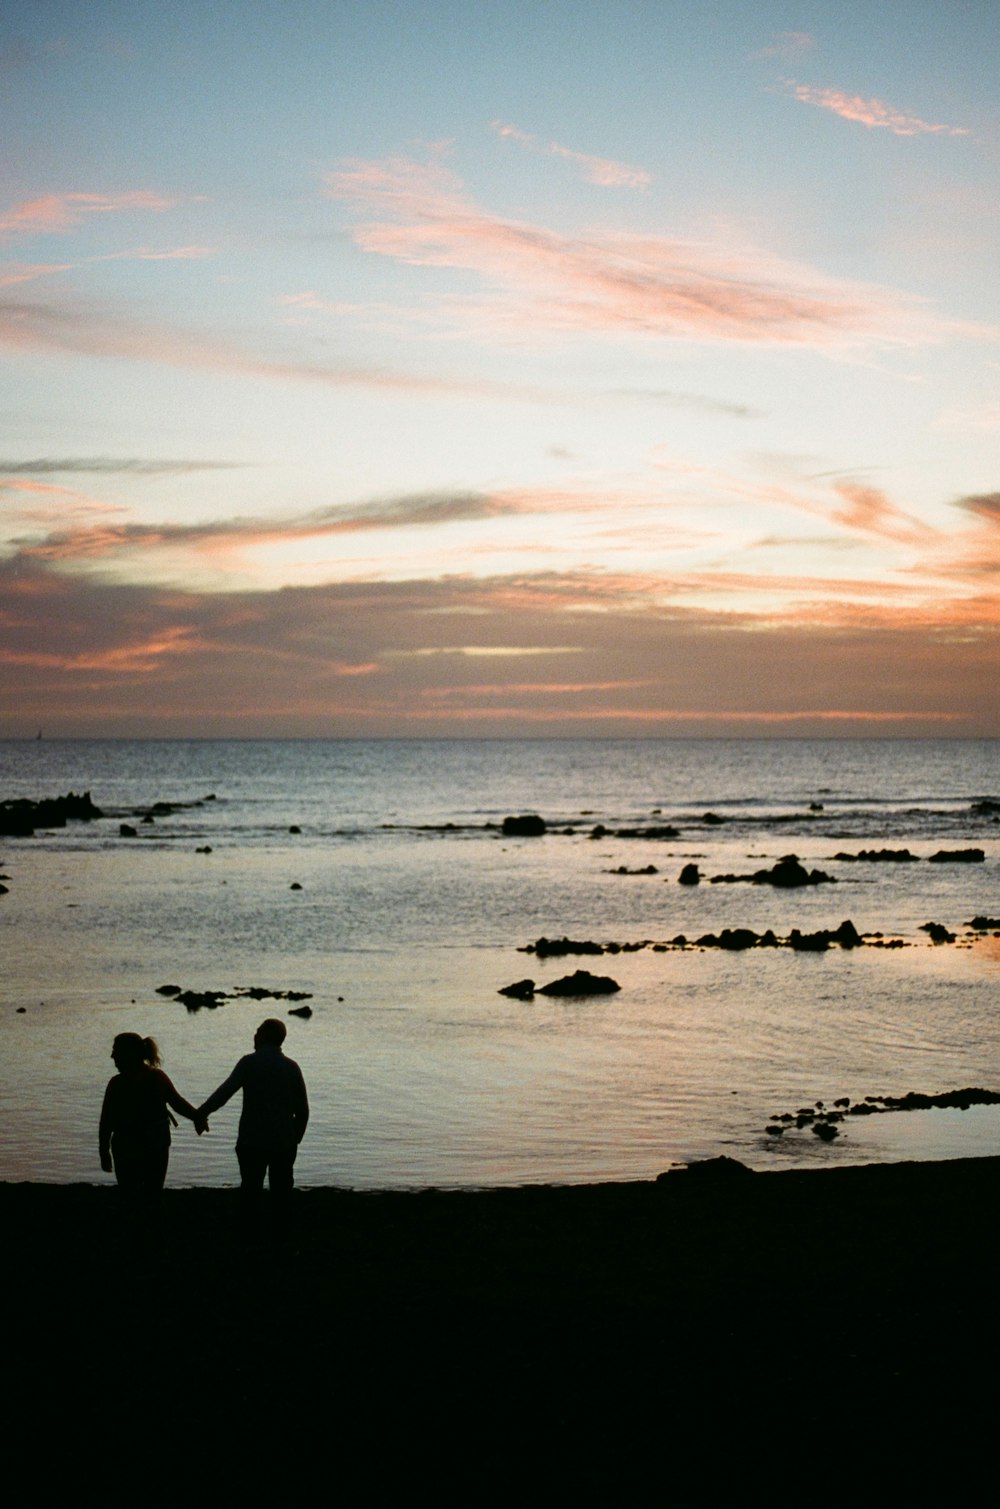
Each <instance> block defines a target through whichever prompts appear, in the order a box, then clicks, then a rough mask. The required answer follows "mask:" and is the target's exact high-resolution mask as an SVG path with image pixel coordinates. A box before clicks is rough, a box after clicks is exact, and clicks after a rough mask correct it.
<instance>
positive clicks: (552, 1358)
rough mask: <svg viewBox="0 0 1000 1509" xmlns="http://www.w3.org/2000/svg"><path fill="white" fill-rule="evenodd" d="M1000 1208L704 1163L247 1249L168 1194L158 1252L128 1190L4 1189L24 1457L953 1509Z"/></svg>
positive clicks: (445, 1203)
mask: <svg viewBox="0 0 1000 1509" xmlns="http://www.w3.org/2000/svg"><path fill="white" fill-rule="evenodd" d="M998 1197H1000V1159H976V1160H967V1161H962V1162H955V1163H944V1164H903V1165H897V1166H895V1167H868V1168H853V1169H838V1170H830V1171H824V1172H809V1173H798V1172H784V1173H777V1174H749V1173H747V1172H745V1171H740V1170H739V1169H736V1170H733V1169H732V1168H730V1169H724V1168H718V1167H714V1166H712V1165H700V1166H696V1167H695V1168H693V1169H691V1170H688V1171H686V1172H678V1173H674V1174H670V1175H669V1176H667V1177H666V1178H665V1179H662V1180H661V1181H660V1182H659V1183H657V1184H613V1185H602V1186H595V1187H586V1188H563V1189H553V1188H526V1189H515V1190H497V1191H489V1192H479V1193H461V1194H439V1193H434V1192H426V1193H421V1194H352V1193H345V1192H339V1191H335V1190H310V1191H301V1192H297V1193H296V1195H295V1197H294V1200H293V1205H292V1209H291V1213H290V1217H289V1221H288V1224H287V1226H286V1227H284V1228H283V1229H278V1230H274V1229H272V1227H271V1225H270V1223H268V1222H266V1221H265V1222H263V1223H262V1224H261V1225H259V1226H257V1227H255V1228H251V1229H249V1230H248V1229H247V1228H246V1226H245V1224H244V1222H243V1221H242V1220H241V1218H240V1211H239V1207H238V1197H237V1196H236V1194H235V1193H233V1192H227V1191H203V1190H180V1191H170V1190H168V1191H167V1193H166V1195H165V1197H164V1200H163V1206H162V1211H161V1215H160V1220H159V1225H158V1230H157V1231H156V1232H155V1233H153V1234H152V1235H151V1236H150V1237H149V1238H148V1239H147V1240H142V1239H140V1238H139V1237H137V1236H136V1234H135V1232H134V1231H133V1230H132V1229H131V1228H130V1227H129V1226H128V1225H127V1224H124V1223H123V1222H122V1220H121V1213H120V1211H119V1209H118V1199H117V1191H115V1190H113V1189H108V1188H92V1187H89V1186H72V1187H66V1188H58V1187H50V1186H39V1185H0V1212H2V1215H3V1224H4V1231H5V1233H6V1236H5V1239H4V1256H5V1282H4V1295H5V1300H6V1308H7V1316H8V1320H7V1324H6V1326H5V1340H6V1343H7V1358H6V1361H7V1367H6V1372H7V1376H8V1379H9V1381H10V1382H11V1384H12V1386H13V1400H12V1402H11V1403H10V1404H9V1405H8V1407H7V1411H6V1426H7V1440H8V1442H9V1444H10V1449H12V1450H13V1451H14V1452H15V1454H16V1453H18V1452H22V1451H23V1452H24V1453H25V1455H26V1461H27V1463H28V1465H29V1467H30V1469H31V1471H32V1473H33V1476H34V1478H35V1481H36V1482H37V1483H38V1484H39V1485H40V1484H41V1482H42V1481H48V1482H50V1483H53V1484H54V1483H55V1482H56V1481H60V1480H62V1479H63V1478H64V1477H65V1478H66V1479H67V1480H68V1481H69V1482H70V1483H71V1484H75V1485H76V1486H78V1487H80V1488H81V1489H84V1488H93V1487H95V1486H96V1487H99V1488H100V1489H101V1491H106V1490H110V1489H111V1488H112V1487H113V1486H114V1485H115V1484H118V1485H119V1486H121V1484H122V1479H123V1477H124V1476H125V1475H129V1476H130V1478H131V1480H132V1483H133V1489H134V1492H132V1493H130V1496H133V1497H134V1496H138V1497H156V1498H159V1497H163V1498H171V1499H180V1500H182V1501H183V1499H184V1497H185V1496H186V1495H187V1494H188V1493H189V1492H192V1491H197V1492H198V1494H199V1496H200V1495H201V1494H202V1493H208V1492H215V1491H217V1490H219V1489H225V1491H226V1494H227V1496H229V1495H231V1494H232V1493H236V1492H240V1493H245V1492H249V1493H251V1494H253V1495H254V1496H268V1495H269V1494H270V1492H271V1491H275V1492H280V1494H281V1497H282V1498H287V1497H289V1496H293V1497H297V1496H298V1495H299V1493H301V1492H306V1491H309V1492H310V1493H311V1492H312V1491H313V1489H315V1490H316V1491H322V1492H323V1493H324V1495H325V1496H330V1495H334V1494H335V1495H338V1496H344V1495H347V1496H349V1497H350V1498H351V1499H352V1500H356V1499H359V1498H360V1499H364V1500H367V1499H369V1498H371V1499H376V1500H379V1499H383V1498H384V1497H386V1496H388V1495H390V1494H391V1495H392V1496H394V1497H395V1496H396V1494H398V1493H402V1492H405V1493H406V1494H407V1496H410V1495H411V1494H434V1495H435V1496H438V1497H442V1496H443V1497H447V1498H448V1499H449V1500H451V1499H455V1498H461V1499H463V1500H465V1499H468V1500H476V1501H478V1500H480V1499H483V1498H485V1499H492V1498H495V1497H497V1496H498V1495H499V1494H500V1493H501V1488H502V1491H503V1496H504V1497H507V1496H509V1494H510V1493H511V1492H516V1493H517V1495H518V1497H526V1498H529V1499H536V1498H541V1497H548V1496H550V1495H558V1496H559V1497H560V1498H561V1497H563V1496H567V1495H569V1494H570V1493H573V1494H574V1495H576V1494H578V1493H582V1494H584V1495H585V1496H587V1497H593V1496H598V1495H599V1496H601V1497H603V1496H605V1495H606V1494H608V1495H613V1496H615V1497H617V1498H619V1499H622V1498H624V1499H625V1500H627V1501H630V1502H631V1501H633V1500H634V1499H636V1498H637V1497H639V1496H642V1497H653V1498H655V1499H656V1500H657V1501H659V1502H660V1503H668V1504H669V1503H678V1504H683V1503H715V1502H738V1501H740V1500H741V1499H742V1498H744V1497H746V1496H756V1495H757V1494H758V1493H759V1492H761V1491H764V1492H767V1493H768V1494H769V1496H771V1497H774V1498H775V1499H781V1500H783V1501H784V1500H790V1499H792V1498H794V1499H795V1500H796V1501H797V1502H803V1501H808V1500H813V1499H815V1498H817V1497H820V1496H822V1497H824V1498H825V1497H827V1496H828V1495H830V1494H832V1493H837V1494H838V1496H839V1495H842V1494H847V1495H849V1496H850V1497H851V1498H852V1499H853V1498H855V1497H856V1496H857V1497H860V1498H866V1497H867V1496H868V1494H870V1493H872V1494H876V1495H878V1496H881V1494H882V1493H884V1492H886V1491H888V1492H890V1493H892V1494H895V1493H897V1492H899V1493H905V1494H906V1495H907V1496H909V1497H910V1498H912V1499H913V1500H914V1501H916V1502H930V1501H931V1500H932V1499H934V1500H936V1499H937V1498H938V1497H939V1496H941V1495H944V1497H945V1498H946V1499H947V1500H949V1501H953V1500H954V1498H955V1496H956V1495H957V1494H959V1493H961V1494H962V1495H963V1496H964V1495H965V1493H966V1491H970V1490H972V1489H973V1488H974V1487H975V1486H978V1485H980V1484H985V1483H986V1482H988V1481H990V1480H992V1478H993V1476H994V1468H995V1464H996V1458H997V1454H996V1451H995V1449H994V1445H993V1441H994V1418H995V1412H996V1400H995V1388H996V1379H995V1369H996V1360H997V1348H998V1341H1000V1336H998V1330H1000V1327H998V1312H1000V1306H998V1295H997V1286H996V1279H997V1271H996V1270H997V1233H998V1220H997V1211H998ZM39 1473H41V1474H43V1477H42V1478H38V1476H37V1474H39ZM136 1473H138V1474H139V1476H138V1479H136V1477H135V1474H136Z"/></svg>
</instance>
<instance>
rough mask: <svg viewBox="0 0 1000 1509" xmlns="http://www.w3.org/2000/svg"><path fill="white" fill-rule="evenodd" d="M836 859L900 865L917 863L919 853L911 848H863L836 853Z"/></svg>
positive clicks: (861, 862) (850, 861) (860, 862)
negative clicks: (856, 851)
mask: <svg viewBox="0 0 1000 1509" xmlns="http://www.w3.org/2000/svg"><path fill="white" fill-rule="evenodd" d="M833 857H834V859H839V860H842V861H844V863H846V864H856V863H859V864H870V865H899V864H910V863H915V862H916V861H917V860H918V859H919V855H917V854H911V853H910V851H909V849H861V850H859V852H858V853H857V854H835V855H834V856H833Z"/></svg>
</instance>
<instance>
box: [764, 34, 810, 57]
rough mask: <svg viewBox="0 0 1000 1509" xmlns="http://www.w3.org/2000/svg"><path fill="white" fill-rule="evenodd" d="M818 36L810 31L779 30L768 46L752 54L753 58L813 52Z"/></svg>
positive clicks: (795, 55)
mask: <svg viewBox="0 0 1000 1509" xmlns="http://www.w3.org/2000/svg"><path fill="white" fill-rule="evenodd" d="M815 46H816V38H815V37H814V36H813V35H812V33H811V32H808V31H777V32H775V33H774V35H773V37H772V38H771V41H770V43H769V44H768V46H766V47H760V48H758V49H757V51H756V52H752V53H751V54H750V56H751V58H754V59H756V58H799V57H801V56H802V54H803V53H806V52H811V51H812V50H813V48H814V47H815Z"/></svg>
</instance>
